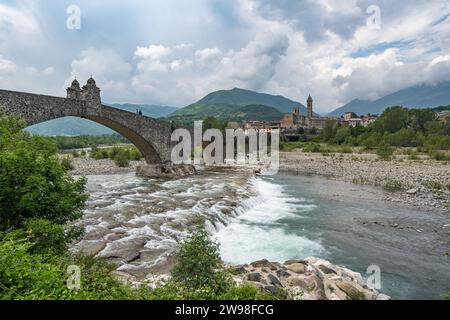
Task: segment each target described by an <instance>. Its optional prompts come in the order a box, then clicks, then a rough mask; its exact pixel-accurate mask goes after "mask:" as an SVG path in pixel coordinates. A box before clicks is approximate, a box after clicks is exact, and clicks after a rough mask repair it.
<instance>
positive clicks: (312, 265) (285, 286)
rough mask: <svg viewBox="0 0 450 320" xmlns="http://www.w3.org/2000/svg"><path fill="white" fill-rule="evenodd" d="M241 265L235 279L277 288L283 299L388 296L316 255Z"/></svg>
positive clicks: (351, 273)
mask: <svg viewBox="0 0 450 320" xmlns="http://www.w3.org/2000/svg"><path fill="white" fill-rule="evenodd" d="M230 268H231V269H232V268H233V267H230ZM244 269H245V272H243V273H241V274H238V275H234V280H235V281H236V283H238V284H242V283H249V284H251V285H253V286H255V287H256V288H258V289H260V290H262V291H265V292H278V293H280V292H281V294H282V295H285V296H286V298H287V299H295V300H377V299H380V300H384V299H390V298H389V296H386V295H381V294H380V293H378V292H377V291H376V290H372V289H369V288H368V287H367V285H366V284H365V282H364V280H363V278H362V276H361V274H359V273H357V272H353V271H352V270H349V269H347V268H343V267H339V266H335V265H333V264H331V263H330V262H329V261H326V260H323V259H319V258H314V257H311V258H307V259H304V260H290V261H286V262H285V263H284V264H280V263H275V262H270V261H268V260H259V261H255V262H253V263H251V264H250V265H248V266H245V267H244ZM275 289H276V290H275Z"/></svg>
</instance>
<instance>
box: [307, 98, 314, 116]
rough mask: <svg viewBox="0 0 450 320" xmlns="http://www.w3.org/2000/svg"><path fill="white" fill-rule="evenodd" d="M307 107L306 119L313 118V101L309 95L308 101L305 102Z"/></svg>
mask: <svg viewBox="0 0 450 320" xmlns="http://www.w3.org/2000/svg"><path fill="white" fill-rule="evenodd" d="M306 103H307V106H308V113H307V115H306V117H307V118H312V117H313V99H312V98H311V95H309V97H308V100H307V101H306Z"/></svg>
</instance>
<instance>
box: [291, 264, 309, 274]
mask: <svg viewBox="0 0 450 320" xmlns="http://www.w3.org/2000/svg"><path fill="white" fill-rule="evenodd" d="M287 268H288V270H290V271H292V272H295V273H305V272H306V265H304V264H303V263H293V264H290V265H288V266H287Z"/></svg>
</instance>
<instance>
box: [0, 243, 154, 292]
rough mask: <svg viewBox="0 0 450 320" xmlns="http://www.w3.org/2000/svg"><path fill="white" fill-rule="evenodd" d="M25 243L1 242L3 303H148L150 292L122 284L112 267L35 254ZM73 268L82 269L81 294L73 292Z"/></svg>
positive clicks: (88, 259) (0, 261)
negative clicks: (49, 301) (12, 300)
mask: <svg viewBox="0 0 450 320" xmlns="http://www.w3.org/2000/svg"><path fill="white" fill-rule="evenodd" d="M32 247H33V244H31V243H30V242H27V241H23V240H12V239H4V240H3V241H1V242H0V299H1V300H10V299H16V300H23V299H26V300H75V299H93V300H108V299H145V298H148V292H147V291H146V290H143V289H133V288H131V287H128V286H125V285H123V284H121V283H120V282H119V281H118V280H117V279H115V278H114V277H113V276H112V275H111V271H112V270H113V269H114V268H113V266H112V265H110V264H108V263H106V262H104V261H101V260H99V259H94V258H88V257H77V256H70V255H69V254H64V255H53V254H42V253H31V252H30V250H31V249H32ZM69 265H76V266H78V267H80V269H81V286H80V290H73V289H69V288H68V286H67V281H68V280H70V279H69V276H70V274H69V273H67V267H68V266H69Z"/></svg>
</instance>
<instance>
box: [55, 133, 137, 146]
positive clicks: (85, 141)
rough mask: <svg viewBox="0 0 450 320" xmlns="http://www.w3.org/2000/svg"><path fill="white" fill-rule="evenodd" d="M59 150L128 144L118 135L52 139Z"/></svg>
mask: <svg viewBox="0 0 450 320" xmlns="http://www.w3.org/2000/svg"><path fill="white" fill-rule="evenodd" d="M51 139H53V140H54V141H55V142H56V145H57V146H58V149H59V150H68V149H83V148H94V147H98V146H102V145H107V146H110V145H115V144H120V143H129V141H128V140H127V139H125V138H124V137H122V136H121V135H118V134H111V135H101V136H77V137H54V138H51Z"/></svg>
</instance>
